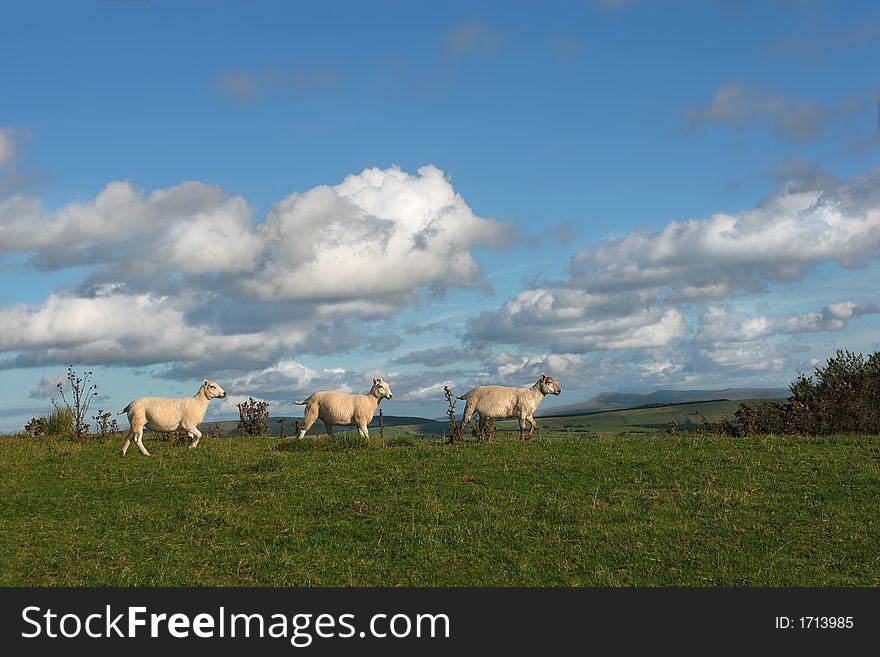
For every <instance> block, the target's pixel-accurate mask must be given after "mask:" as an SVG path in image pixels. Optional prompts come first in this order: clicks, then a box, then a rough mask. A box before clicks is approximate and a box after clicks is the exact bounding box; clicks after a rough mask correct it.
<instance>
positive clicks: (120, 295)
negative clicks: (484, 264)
mask: <svg viewBox="0 0 880 657" xmlns="http://www.w3.org/2000/svg"><path fill="white" fill-rule="evenodd" d="M254 215H255V212H254V210H253V208H252V207H251V206H250V205H249V204H248V203H247V201H246V200H245V199H244V198H242V197H240V196H235V195H230V194H228V193H226V192H225V191H223V190H222V189H220V188H219V187H216V186H212V185H205V184H202V183H198V182H185V183H182V184H180V185H178V186H175V187H170V188H167V189H157V190H153V191H151V192H145V191H144V190H141V189H138V188H136V187H134V186H133V185H132V184H131V183H130V182H127V181H119V182H113V183H110V184H108V185H107V186H106V187H105V188H104V189H103V190H102V191H101V192H100V193H98V194H97V195H96V196H95V197H94V198H93V199H91V200H88V201H76V202H71V203H68V204H66V205H63V206H61V207H59V208H57V209H54V210H51V211H46V210H45V209H44V208H43V206H42V204H41V202H40V201H39V200H38V199H35V198H30V197H25V196H16V197H12V198H9V199H7V200H4V201H0V232H2V233H3V235H4V238H3V241H2V244H0V253H4V252H5V253H21V254H25V255H27V257H28V258H29V261H30V263H31V264H33V265H36V266H38V267H40V268H43V269H47V270H64V269H66V268H69V267H73V266H81V267H84V268H85V269H86V270H87V271H88V272H89V273H88V278H87V279H86V280H85V281H83V283H82V284H81V286H80V288H79V289H74V290H69V291H67V292H64V293H60V292H59V293H55V294H52V295H50V296H49V297H48V298H46V299H45V300H44V301H43V302H42V303H37V304H32V305H25V304H17V305H15V306H9V307H5V308H0V327H2V329H3V335H2V336H0V352H6V353H7V354H12V356H11V357H10V359H8V360H7V361H6V365H7V366H9V365H10V364H26V363H27V364H35V363H48V362H64V363H66V362H69V361H70V360H71V359H76V360H77V361H78V362H83V363H116V362H119V363H142V364H145V363H172V364H174V365H173V367H172V370H173V371H174V372H177V373H178V374H183V373H189V372H190V369H189V368H188V366H187V365H186V364H191V365H193V366H194V367H195V366H203V365H205V366H207V365H211V366H215V367H219V366H221V365H222V362H223V360H222V359H226V362H228V363H230V364H229V368H230V369H235V368H237V367H245V366H248V367H253V366H257V367H264V366H266V365H268V364H270V363H271V362H273V361H272V360H271V359H273V358H278V357H279V356H282V355H284V354H285V353H289V350H290V349H293V348H298V349H301V350H305V351H311V352H314V353H330V352H334V351H340V350H345V349H349V348H351V347H353V346H355V345H357V344H361V343H369V344H371V345H373V348H375V349H389V348H393V347H394V345H395V344H396V343H397V340H396V339H395V338H394V336H389V335H387V327H385V330H386V334H384V335H383V334H381V333H378V332H377V331H376V330H373V329H370V328H369V327H367V326H366V325H365V324H364V322H372V321H375V320H380V319H383V318H389V317H392V316H393V315H395V314H396V313H397V312H398V311H399V310H401V309H402V308H403V307H404V306H405V305H407V304H409V303H412V302H414V301H416V300H417V298H418V295H419V294H420V292H422V291H425V290H430V289H435V288H438V287H439V288H444V287H466V288H485V287H487V283H486V280H485V277H484V275H483V272H482V269H481V268H480V266H479V265H478V264H477V263H476V261H475V260H474V259H473V257H472V255H471V254H470V249H471V248H472V247H473V246H475V245H484V246H490V247H501V246H503V245H504V244H505V243H506V241H507V240H508V239H509V234H510V230H509V227H508V226H506V225H505V224H503V223H501V222H498V221H496V220H494V219H485V218H481V217H478V216H476V215H475V214H474V213H473V211H472V210H471V209H470V208H469V207H468V205H467V204H466V203H465V201H464V199H463V198H462V197H461V196H460V195H459V194H457V193H456V192H455V190H454V189H453V187H452V185H451V183H450V182H449V181H448V179H447V178H446V177H445V175H444V174H443V172H442V171H440V170H439V169H437V168H436V167H433V166H426V167H422V168H421V169H419V171H418V174H417V175H410V174H408V173H405V172H404V171H402V170H401V169H399V168H397V167H391V168H389V169H385V170H382V169H377V168H373V169H366V170H364V171H362V172H361V173H360V174H357V175H351V176H348V177H347V178H346V179H345V180H343V181H342V182H341V183H339V184H338V185H335V186H320V187H316V188H314V189H310V190H308V191H306V192H304V193H302V194H292V195H290V196H288V197H287V198H285V199H283V200H281V201H279V202H278V203H276V204H274V205H273V206H272V208H271V210H270V211H269V212H268V214H267V215H266V216H265V217H264V218H263V219H262V220H261V221H257V222H255V221H254V219H255V216H254ZM170 371H171V370H170Z"/></svg>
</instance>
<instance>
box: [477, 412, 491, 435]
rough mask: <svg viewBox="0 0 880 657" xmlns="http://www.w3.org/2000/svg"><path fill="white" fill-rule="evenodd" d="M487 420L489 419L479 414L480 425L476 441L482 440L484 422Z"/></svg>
mask: <svg viewBox="0 0 880 657" xmlns="http://www.w3.org/2000/svg"><path fill="white" fill-rule="evenodd" d="M488 419H489V418H488V417H486V416H485V415H483V414H482V413H481V414H480V424H479V426H478V428H477V440H482V439H483V435H484V434H483V431H485V430H486V420H488Z"/></svg>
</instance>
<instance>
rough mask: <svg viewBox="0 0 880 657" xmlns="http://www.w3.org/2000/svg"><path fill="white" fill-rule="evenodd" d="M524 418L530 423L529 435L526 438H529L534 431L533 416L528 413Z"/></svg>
mask: <svg viewBox="0 0 880 657" xmlns="http://www.w3.org/2000/svg"><path fill="white" fill-rule="evenodd" d="M526 419H527V420H528V421H529V424H530V425H531V427H529V436H528V440H531V439H532V435H533V434H534V433H535V418H533V417H532V416H531V415H529V416H528V417H527V418H526Z"/></svg>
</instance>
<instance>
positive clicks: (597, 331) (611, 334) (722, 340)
mask: <svg viewBox="0 0 880 657" xmlns="http://www.w3.org/2000/svg"><path fill="white" fill-rule="evenodd" d="M798 171H800V172H806V173H808V174H809V175H808V176H805V177H804V179H802V180H795V179H794V178H795V177H796V176H795V175H794V174H796V173H797V172H798ZM783 175H785V177H786V178H787V179H788V181H787V182H786V184H785V185H784V186H783V187H782V188H781V189H780V190H779V191H778V192H777V193H775V194H772V195H770V196H769V197H767V198H765V199H763V200H762V201H761V202H760V203H759V204H758V205H757V206H756V207H754V208H752V209H749V210H746V211H743V212H740V213H738V214H714V215H711V216H709V217H707V218H704V219H699V220H691V221H683V222H679V221H673V222H670V223H669V224H667V225H666V226H665V227H664V228H662V229H661V230H659V231H656V232H652V233H649V232H646V231H633V232H631V233H628V234H626V235H623V236H621V237H618V238H614V239H608V240H604V241H602V242H599V243H598V244H594V245H589V246H586V247H585V248H583V249H581V250H580V251H578V252H576V253H575V254H574V255H573V256H572V258H571V260H570V262H569V267H568V271H567V274H568V275H567V276H566V277H565V278H564V279H563V280H558V281H543V282H542V283H541V284H540V285H535V286H534V287H532V288H530V289H525V290H523V291H521V292H519V293H518V294H516V295H515V296H513V297H511V298H509V299H507V300H506V301H505V302H504V303H502V304H501V306H500V307H498V308H497V309H492V310H486V311H484V312H482V313H481V314H479V315H477V316H476V317H473V318H471V319H470V320H469V321H468V323H467V333H466V336H467V339H468V341H469V343H470V344H471V345H473V346H491V345H497V344H502V345H508V346H509V347H511V348H513V349H523V350H526V351H538V352H545V353H554V352H555V353H569V354H583V355H584V357H585V358H588V359H589V360H590V362H592V363H604V364H608V363H612V362H613V363H614V367H616V368H617V371H618V373H619V374H620V376H621V378H624V377H625V378H628V379H629V380H631V381H646V382H647V381H650V382H655V383H663V382H668V383H670V384H671V383H675V382H677V383H679V384H680V383H687V382H693V381H694V380H697V379H699V378H701V377H705V376H711V375H712V373H717V372H725V373H726V375H727V376H729V377H733V376H734V374H733V373H734V372H749V373H756V372H758V373H765V374H767V376H770V374H769V373H774V372H778V371H781V369H782V368H784V367H791V366H792V364H793V360H792V357H791V356H790V354H791V352H792V350H793V349H794V348H795V347H794V346H793V345H792V344H787V345H784V346H783V345H781V344H780V341H782V340H786V339H788V338H787V337H786V336H795V335H799V334H803V333H812V332H819V331H838V330H842V329H843V328H844V327H845V326H846V325H847V324H848V323H849V322H850V321H853V320H856V319H858V318H860V317H863V316H865V315H868V314H872V313H877V312H878V304H876V303H864V302H862V301H853V300H845V301H839V302H835V303H830V304H828V305H826V306H825V307H824V308H822V309H821V310H819V311H811V312H804V313H789V314H786V315H779V316H765V315H761V314H759V315H747V314H745V313H743V312H742V310H733V309H731V308H730V307H728V306H726V305H723V304H721V303H719V302H721V301H725V300H729V302H730V303H733V301H734V300H736V299H737V298H739V297H740V296H741V295H742V294H743V293H753V292H760V291H764V290H765V289H767V288H768V287H769V286H771V285H774V284H779V283H783V282H784V283H788V284H791V283H793V282H796V281H798V280H800V279H801V278H803V277H804V276H805V275H806V274H807V273H809V272H810V271H812V270H814V269H816V268H817V267H819V266H823V265H834V266H840V267H849V268H853V267H862V266H866V265H868V264H869V263H872V262H873V261H875V260H877V259H878V257H880V184H878V183H880V169H875V170H874V171H871V172H869V173H868V174H867V175H863V176H857V177H855V178H853V179H851V180H848V181H842V182H841V181H838V180H836V179H835V178H833V177H831V176H827V175H824V174H821V172H819V171H817V170H815V169H812V168H805V167H803V166H800V165H798V166H795V167H792V168H791V169H789V170H788V171H786V172H785V173H784V174H783ZM700 313H702V315H701V314H700ZM695 320H696V321H695ZM608 352H621V353H622V355H623V360H618V361H614V360H613V358H614V357H613V356H612V355H610V354H609V355H607V356H606V355H603V354H606V353H608ZM612 369H613V368H612ZM593 376H595V377H600V376H601V373H596V372H594V373H593ZM776 384H778V382H777V383H776Z"/></svg>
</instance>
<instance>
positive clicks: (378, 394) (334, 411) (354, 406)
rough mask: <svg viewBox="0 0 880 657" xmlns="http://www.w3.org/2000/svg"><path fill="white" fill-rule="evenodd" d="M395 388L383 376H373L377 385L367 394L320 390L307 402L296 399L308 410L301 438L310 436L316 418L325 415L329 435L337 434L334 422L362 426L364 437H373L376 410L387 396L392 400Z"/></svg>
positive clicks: (360, 431) (305, 414) (360, 427)
mask: <svg viewBox="0 0 880 657" xmlns="http://www.w3.org/2000/svg"><path fill="white" fill-rule="evenodd" d="M391 396H392V395H391V387H390V386H389V385H388V384H387V383H385V382H384V381H383V380H382V379H373V387H372V388H370V392H368V393H367V394H366V395H349V394H348V393H345V392H332V391H326V390H324V391H321V392H316V393H315V394H313V395H311V396H310V397H308V398H307V399H305V400H304V401H294V402H293V403H294V404H299V405H300V406H303V405H305V407H306V412H305V413H304V414H303V426H302V428H301V429H300V430H299V435H298V436H297V437H298V438H302V437H303V436H305V435H306V431H308V430H309V428H311V426H312V425H313V424H314V423H315V420H317V419H318V418H321V420H322V421H323V422H324V426H325V427H326V428H327V436H328V437H330V438H332V437H333V426H334V425H351V424H354V425H356V426H357V428H358V433H360V435H361V436H362V437H364V438H369V437H370V433H369V431H368V430H367V425H368V424H369V423H370V420H371V419H372V418H373V413H375V412H376V409H377V408H378V407H379V402H380V401H382V400H383V399H391Z"/></svg>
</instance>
